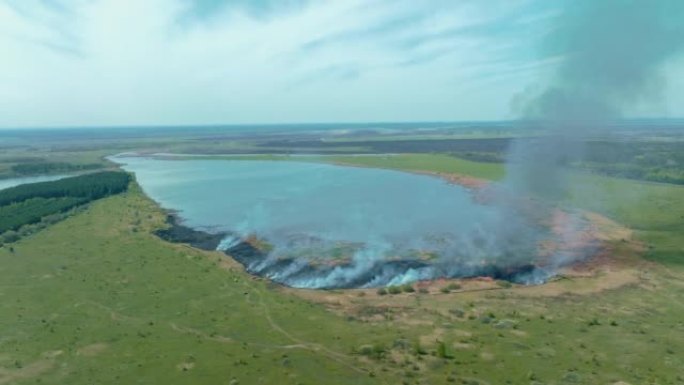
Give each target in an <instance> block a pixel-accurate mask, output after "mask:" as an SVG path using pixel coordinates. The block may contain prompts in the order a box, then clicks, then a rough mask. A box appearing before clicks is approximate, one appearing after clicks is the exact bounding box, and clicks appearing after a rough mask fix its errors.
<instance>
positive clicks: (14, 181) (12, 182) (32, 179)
mask: <svg viewBox="0 0 684 385" xmlns="http://www.w3.org/2000/svg"><path fill="white" fill-rule="evenodd" d="M67 176H68V175H41V176H27V177H21V178H10V179H0V190H4V189H6V188H10V187H14V186H19V185H22V184H28V183H38V182H49V181H53V180H58V179H62V178H66V177H67Z"/></svg>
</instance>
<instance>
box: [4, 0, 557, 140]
mask: <svg viewBox="0 0 684 385" xmlns="http://www.w3.org/2000/svg"><path fill="white" fill-rule="evenodd" d="M188 1H190V0H146V1H137V0H91V1H88V0H83V1H61V2H59V1H57V0H42V1H39V0H21V1H17V0H14V1H8V0H5V2H1V0H0V58H1V59H0V83H1V84H2V87H0V127H16V126H68V125H78V126H83V125H85V126H88V125H126V124H207V123H278V122H321V121H407V120H460V119H464V120H465V119H501V118H509V117H510V113H509V100H510V99H511V97H512V96H513V95H514V94H515V93H516V92H517V91H519V90H520V89H522V88H524V86H525V85H526V84H527V83H529V82H530V81H531V80H532V79H533V78H534V77H535V76H536V74H537V73H539V72H540V71H542V70H543V69H544V68H545V66H548V65H552V62H551V64H549V62H547V61H543V60H542V61H540V60H537V59H536V58H534V57H533V56H532V54H531V52H532V51H533V49H532V47H531V45H532V43H533V38H535V36H533V32H534V31H536V30H537V29H539V28H543V27H542V26H543V25H544V23H545V20H546V19H548V14H549V10H548V9H542V10H539V15H538V17H535V15H536V13H533V14H530V13H529V12H528V13H524V12H523V14H520V12H519V9H520V8H524V7H529V4H530V1H527V0H520V1H497V2H487V3H486V4H487V5H486V6H483V3H482V2H472V1H466V2H451V1H440V0H435V1H432V2H415V1H408V0H403V1H383V0H376V1H366V0H330V1H320V2H311V3H310V4H308V5H307V6H297V7H294V8H292V9H289V10H288V9H282V8H283V7H280V8H277V9H271V8H269V12H270V13H269V14H268V15H267V16H268V17H259V15H258V14H256V12H257V11H258V10H257V9H256V8H254V9H251V8H250V9H246V8H244V7H243V8H240V9H230V8H225V7H224V8H220V7H218V8H216V9H215V12H214V14H212V15H210V16H211V17H204V18H196V19H191V18H189V17H188V14H187V13H184V12H187V11H188V9H189V8H188V4H189V3H188ZM193 1H197V0H193ZM454 3H456V4H455V5H454ZM205 16H206V15H205ZM516 23H517V24H516ZM542 64H543V65H542Z"/></svg>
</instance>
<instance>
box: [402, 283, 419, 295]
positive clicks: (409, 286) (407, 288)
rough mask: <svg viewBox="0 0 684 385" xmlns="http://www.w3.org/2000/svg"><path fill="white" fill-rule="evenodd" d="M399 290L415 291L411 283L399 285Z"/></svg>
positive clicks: (405, 291)
mask: <svg viewBox="0 0 684 385" xmlns="http://www.w3.org/2000/svg"><path fill="white" fill-rule="evenodd" d="M401 290H403V291H404V293H413V292H415V291H416V289H414V288H413V285H411V284H408V283H407V284H406V285H403V286H402V287H401Z"/></svg>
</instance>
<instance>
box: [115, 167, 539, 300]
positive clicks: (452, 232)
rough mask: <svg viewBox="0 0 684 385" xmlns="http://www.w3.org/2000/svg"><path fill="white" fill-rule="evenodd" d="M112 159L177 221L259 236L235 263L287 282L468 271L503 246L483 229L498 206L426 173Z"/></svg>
mask: <svg viewBox="0 0 684 385" xmlns="http://www.w3.org/2000/svg"><path fill="white" fill-rule="evenodd" d="M114 160H116V161H117V162H120V163H122V164H123V168H124V169H126V170H127V171H131V172H134V173H135V175H136V178H137V181H138V183H139V184H140V185H141V186H142V188H143V190H144V191H145V193H146V194H148V195H149V196H150V197H151V198H152V199H154V200H155V201H157V202H158V203H159V204H160V205H161V206H162V207H164V208H166V209H172V210H176V211H178V213H179V216H180V217H181V218H182V219H183V220H184V224H186V225H188V226H190V227H193V228H197V229H203V230H208V231H212V232H219V231H228V232H231V233H234V234H236V235H238V237H240V238H243V239H244V238H246V237H249V236H250V235H256V236H257V237H258V238H259V239H261V240H264V241H265V242H267V243H268V244H269V245H270V248H272V251H270V252H269V253H268V257H267V258H265V259H259V260H253V261H249V260H248V261H241V262H243V263H245V264H246V266H247V267H248V269H249V270H250V271H253V272H256V273H261V275H266V276H269V277H270V278H272V279H274V280H276V281H280V282H283V283H286V284H289V285H291V286H297V287H343V286H378V285H385V284H398V283H403V282H410V281H414V280H416V279H425V278H433V277H434V276H454V275H459V274H461V275H467V274H468V272H469V271H472V270H473V269H475V268H477V266H481V265H482V264H483V261H486V260H487V259H488V258H490V259H491V258H498V257H500V256H501V255H503V254H506V253H509V252H510V250H504V249H502V247H501V245H500V244H499V242H497V240H496V238H495V237H493V236H492V233H493V229H494V228H495V226H499V225H500V223H499V222H500V216H499V215H500V213H499V212H498V211H497V210H495V209H494V208H492V207H490V206H487V205H483V204H480V203H478V202H477V201H476V200H475V199H474V197H473V194H472V193H471V191H469V190H467V189H465V188H463V187H461V186H458V185H454V184H449V183H447V182H446V181H444V180H442V179H440V178H436V177H432V176H426V175H418V174H410V173H404V172H399V171H391V170H382V169H370V168H357V167H342V166H335V165H329V164H317V163H306V162H290V161H280V162H278V161H252V160H248V161H242V160H164V159H154V158H142V157H122V158H115V159H114ZM235 242H237V239H236V238H233V237H229V238H227V239H226V240H225V242H224V243H223V245H222V248H224V249H229V248H230V247H231V246H232V245H234V243H235ZM527 246H531V244H530V243H529V242H526V243H524V244H523V245H522V247H527ZM283 261H287V263H285V262H283ZM411 261H413V262H411ZM321 266H323V267H321ZM457 270H458V271H457Z"/></svg>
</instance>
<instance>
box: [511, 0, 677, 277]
mask: <svg viewBox="0 0 684 385" xmlns="http://www.w3.org/2000/svg"><path fill="white" fill-rule="evenodd" d="M682 20H684V2H683V1H678V0H653V1H643V0H600V1H596V0H572V1H565V3H564V10H563V12H561V13H560V14H559V16H558V17H557V19H556V20H555V23H554V25H553V28H552V29H551V31H550V32H549V33H548V35H547V36H546V37H545V38H544V39H543V44H542V45H543V49H542V52H543V53H544V55H545V56H554V57H558V58H559V59H560V64H558V66H557V68H556V69H555V71H554V72H553V74H552V76H551V77H550V78H549V79H547V80H546V82H545V85H544V86H543V87H530V88H529V89H528V90H526V91H525V92H523V93H521V94H520V95H518V96H516V97H515V98H514V100H513V103H512V104H513V108H514V109H516V111H517V112H518V113H519V114H520V116H521V118H522V119H521V124H533V125H535V126H536V125H539V126H541V127H542V128H543V129H544V133H543V134H542V135H540V136H539V137H537V138H533V139H529V138H528V139H519V140H516V141H514V142H513V144H512V145H511V148H510V149H509V155H508V159H507V178H506V180H505V182H504V189H505V190H506V191H508V192H509V193H510V192H511V191H512V192H513V196H517V197H536V198H541V199H542V200H544V201H546V202H562V201H563V199H566V198H567V197H568V196H570V195H571V194H572V192H573V189H578V188H583V187H584V188H586V187H587V186H578V185H577V184H576V183H577V181H576V180H574V179H572V178H570V177H569V172H568V168H567V167H566V166H568V165H570V164H572V163H577V162H580V161H581V160H582V156H583V151H584V148H583V145H582V144H583V143H585V142H586V141H588V140H590V139H591V138H592V137H593V136H596V135H607V134H609V133H610V129H609V127H615V126H616V125H618V124H619V121H618V120H619V119H620V118H623V117H626V116H629V115H630V112H631V111H633V110H634V109H635V108H638V107H643V106H648V105H653V104H657V103H658V101H659V100H660V98H661V90H662V89H663V86H664V85H665V82H664V79H663V77H662V75H661V69H662V68H663V65H664V64H666V63H667V62H668V61H669V60H670V59H673V58H674V57H675V56H676V55H678V54H679V53H680V52H681V51H682V48H683V47H684V38H683V36H684V22H683V21H682ZM591 188H593V187H591ZM499 203H500V206H501V210H502V215H503V216H504V217H505V216H506V215H507V214H508V213H509V212H511V210H510V209H509V207H510V206H511V205H515V204H519V199H517V198H512V197H511V196H510V195H505V196H503V197H500V202H499ZM552 213H553V209H552V208H548V210H547V211H546V212H544V213H543V214H544V215H546V216H547V217H551V216H552ZM567 220H568V221H569V222H577V221H579V219H578V218H577V217H575V218H568V219H567ZM579 228H581V227H580V226H565V227H564V230H563V232H562V234H560V237H561V238H563V240H564V242H566V243H573V241H574V239H573V238H576V237H579V236H581V235H580V231H579V230H578V229H579ZM500 237H502V238H503V239H502V240H501V241H502V242H505V241H506V239H505V238H506V237H508V238H511V237H512V238H515V237H517V234H516V231H511V230H508V232H507V233H505V234H503V235H500ZM577 258H581V255H574V256H569V255H568V254H562V255H561V253H559V254H558V255H555V256H553V258H552V259H551V260H550V261H549V263H550V265H551V266H550V267H551V268H555V267H557V265H561V264H566V263H570V262H572V261H573V259H577Z"/></svg>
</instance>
